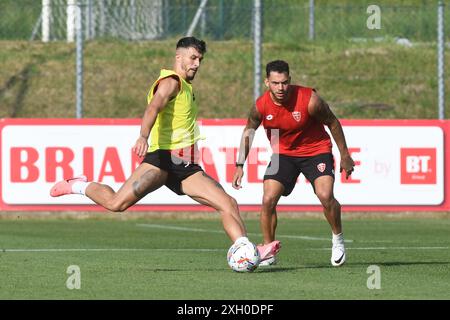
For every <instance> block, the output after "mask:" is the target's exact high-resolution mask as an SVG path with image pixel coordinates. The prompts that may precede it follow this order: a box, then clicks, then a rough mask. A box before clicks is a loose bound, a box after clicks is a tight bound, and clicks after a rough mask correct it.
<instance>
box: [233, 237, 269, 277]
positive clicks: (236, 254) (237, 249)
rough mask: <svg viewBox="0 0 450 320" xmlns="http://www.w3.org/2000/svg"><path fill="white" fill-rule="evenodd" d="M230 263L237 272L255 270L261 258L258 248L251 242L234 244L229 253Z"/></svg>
mask: <svg viewBox="0 0 450 320" xmlns="http://www.w3.org/2000/svg"><path fill="white" fill-rule="evenodd" d="M227 261H228V265H229V266H230V268H231V269H233V271H236V272H252V271H253V270H255V269H256V268H257V267H258V265H259V262H260V261H261V258H260V256H259V252H258V249H257V248H256V246H255V245H254V244H253V243H251V242H240V243H235V244H233V245H232V246H231V247H230V249H229V250H228V254H227Z"/></svg>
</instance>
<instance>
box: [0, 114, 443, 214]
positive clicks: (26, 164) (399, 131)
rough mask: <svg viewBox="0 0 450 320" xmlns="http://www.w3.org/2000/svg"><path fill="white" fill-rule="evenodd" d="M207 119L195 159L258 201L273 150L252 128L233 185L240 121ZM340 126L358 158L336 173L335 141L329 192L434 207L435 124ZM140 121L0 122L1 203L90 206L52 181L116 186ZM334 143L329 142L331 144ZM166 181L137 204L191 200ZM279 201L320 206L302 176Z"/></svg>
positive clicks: (355, 201)
mask: <svg viewBox="0 0 450 320" xmlns="http://www.w3.org/2000/svg"><path fill="white" fill-rule="evenodd" d="M224 123H225V125H223V124H222V123H221V121H213V120H205V121H203V122H201V123H200V126H201V127H200V128H201V133H202V135H204V136H206V139H205V140H202V141H200V142H199V147H200V154H201V158H202V162H201V165H202V167H203V168H204V169H205V171H206V172H207V173H208V174H209V175H210V176H211V177H213V178H215V179H217V180H218V181H219V182H220V183H221V185H222V186H223V187H224V188H225V190H226V191H227V192H228V193H229V194H230V195H232V196H233V197H235V198H236V200H237V202H238V203H239V204H240V205H259V204H260V203H261V199H262V179H263V176H264V172H265V170H266V166H267V164H268V163H269V161H270V156H271V149H270V145H269V143H268V140H267V138H266V135H265V133H264V131H263V130H262V128H260V129H258V130H257V132H256V137H255V140H254V142H253V146H252V150H251V152H250V156H249V159H248V161H247V163H246V165H245V167H244V169H245V176H244V179H243V181H242V189H240V190H235V189H233V188H232V187H231V180H232V177H233V174H234V168H235V166H234V164H235V161H236V155H237V152H238V146H239V141H240V137H241V134H242V129H243V125H244V124H245V122H244V121H242V120H235V121H234V122H233V121H224ZM346 123H347V125H344V132H345V135H346V139H347V145H348V147H349V150H350V152H351V154H352V157H353V159H354V160H355V162H356V167H355V171H354V173H353V174H352V176H351V177H350V178H349V179H348V180H346V179H345V176H343V175H342V176H341V174H340V172H339V161H340V157H339V152H338V149H337V147H336V145H335V144H333V154H334V158H335V163H336V170H335V171H336V180H335V181H336V183H335V196H336V198H337V199H338V201H339V202H340V203H341V204H342V205H363V206H365V205H367V206H372V205H373V206H386V205H388V206H389V205H390V206H395V205H407V206H414V205H418V206H421V205H440V204H442V203H443V202H444V199H445V189H444V131H443V129H442V128H441V127H439V126H433V125H429V126H426V125H420V126H413V125H412V126H409V125H395V122H394V124H390V123H389V124H388V125H379V124H377V125H371V124H370V121H367V125H361V124H360V123H359V124H358V125H352V124H351V121H347V122H346ZM139 129H140V126H139V121H132V122H130V121H128V122H127V121H123V122H120V121H116V122H114V121H113V123H110V122H108V123H107V122H106V121H105V120H104V119H103V120H98V123H96V121H95V120H93V119H91V120H90V121H88V122H76V121H70V120H65V121H61V123H60V124H58V122H57V121H55V120H53V121H50V122H49V121H46V120H45V119H42V121H41V123H39V121H38V120H35V121H31V122H27V123H23V124H21V123H20V122H14V123H11V124H8V122H6V123H3V125H2V126H1V136H0V138H1V140H0V143H1V162H0V165H1V189H0V190H1V204H3V205H4V206H14V205H37V206H48V207H49V208H51V206H54V205H91V204H93V202H92V201H91V200H89V199H88V198H86V197H84V196H80V195H69V196H64V197H59V198H52V197H50V195H49V190H50V188H51V186H52V185H53V184H54V183H55V181H58V180H61V179H63V178H68V177H71V176H73V175H79V174H85V175H87V176H88V177H90V178H91V179H92V180H93V181H97V182H101V183H105V184H108V185H110V186H111V187H112V188H113V189H115V190H118V189H119V187H120V186H121V185H122V183H123V182H124V181H125V180H126V179H127V178H128V176H129V175H130V174H131V172H132V170H134V168H135V167H136V166H137V165H138V164H139V159H137V158H136V157H135V156H133V153H132V150H131V148H132V147H133V144H134V142H135V140H136V138H137V137H138V134H139ZM333 143H334V142H333ZM191 204H196V202H194V201H193V200H191V199H190V198H189V197H187V196H178V195H176V194H174V193H173V192H172V191H170V190H169V189H168V188H166V187H162V188H160V189H159V190H157V191H155V192H153V193H151V194H149V195H147V196H146V197H145V198H143V199H142V200H141V201H140V202H139V203H138V205H191ZM279 204H280V205H300V206H301V205H319V204H320V203H319V201H318V200H317V198H316V196H315V195H314V192H313V189H312V187H311V185H310V183H309V182H307V181H306V180H305V178H304V177H303V176H302V175H301V176H300V177H299V179H298V181H297V185H296V187H295V189H294V190H293V192H292V193H291V195H290V196H288V197H282V199H281V200H280V202H279Z"/></svg>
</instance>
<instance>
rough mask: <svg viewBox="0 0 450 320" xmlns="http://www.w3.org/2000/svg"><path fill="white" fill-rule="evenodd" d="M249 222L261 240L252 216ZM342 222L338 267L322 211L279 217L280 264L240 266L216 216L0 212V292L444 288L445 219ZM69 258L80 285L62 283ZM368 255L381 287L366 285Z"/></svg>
mask: <svg viewBox="0 0 450 320" xmlns="http://www.w3.org/2000/svg"><path fill="white" fill-rule="evenodd" d="M246 223H247V226H248V231H249V234H250V238H251V239H252V240H253V241H255V242H257V241H260V239H261V236H260V234H259V225H258V221H257V220H256V219H247V220H246ZM344 227H345V235H346V240H347V244H346V246H347V263H346V264H345V265H344V266H343V267H341V268H333V267H331V265H330V263H329V259H330V231H329V227H328V226H327V224H326V222H325V221H323V220H321V219H307V218H305V219H292V218H284V219H280V220H279V227H278V231H279V232H278V237H279V240H281V241H282V244H283V248H282V251H281V253H280V255H279V257H280V262H279V264H278V265H276V266H272V267H270V268H264V269H263V268H258V269H257V270H256V271H255V272H254V273H251V274H239V273H235V272H233V271H231V270H230V269H229V268H228V266H227V264H226V258H225V257H226V252H227V248H228V247H229V245H230V243H229V241H228V239H227V238H226V236H225V234H224V233H223V232H222V231H221V230H222V229H221V224H220V221H219V220H217V219H197V220H195V219H194V220H192V219H191V220H187V219H179V220H174V219H137V220H128V221H116V220H96V219H89V220H70V219H65V220H63V219H57V220H32V219H31V220H1V221H0V243H1V248H2V251H1V252H0V299H149V300H166V299H171V300H172V299H173V300H184V299H189V300H190V299H199V300H204V299H213V300H215V299H244V300H248V299H252V300H253V299H257V300H259V299H261V300H266V299H275V300H280V299H285V300H303V299H330V300H332V299H345V300H355V299H356V300H358V299H402V300H403V299H449V298H450V273H449V266H450V238H449V236H448V235H449V234H450V221H449V220H448V219H387V220H386V219H348V220H346V219H344ZM73 265H75V266H78V267H79V270H80V280H81V282H80V284H81V288H80V289H73V290H69V289H68V288H67V286H66V281H68V279H69V277H71V275H72V274H71V273H67V270H68V268H69V266H73ZM373 265H375V266H378V267H379V270H380V276H381V278H380V285H381V288H380V289H368V286H367V283H368V281H369V283H372V284H373V283H374V282H371V280H370V279H369V277H371V276H373V274H372V273H368V270H369V271H370V270H371V269H370V268H369V266H373ZM368 268H369V269H368ZM242 288H248V289H244V290H243V289H242Z"/></svg>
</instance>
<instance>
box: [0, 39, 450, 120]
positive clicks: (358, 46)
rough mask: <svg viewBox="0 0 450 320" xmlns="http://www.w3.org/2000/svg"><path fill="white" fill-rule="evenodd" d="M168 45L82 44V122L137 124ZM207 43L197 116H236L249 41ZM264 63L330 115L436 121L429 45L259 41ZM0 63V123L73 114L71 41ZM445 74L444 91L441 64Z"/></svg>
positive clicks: (11, 46)
mask: <svg viewBox="0 0 450 320" xmlns="http://www.w3.org/2000/svg"><path fill="white" fill-rule="evenodd" d="M176 40H177V39H176V38H173V39H171V40H168V41H152V42H125V41H106V40H102V41H92V42H86V43H85V49H84V53H85V58H84V89H85V91H84V98H85V100H84V117H94V118H95V117H114V118H140V117H141V116H142V114H143V111H144V108H145V106H146V95H147V91H148V89H149V88H150V86H151V84H152V82H153V81H154V80H155V79H156V78H157V77H158V75H159V70H160V69H161V68H172V65H173V57H174V46H175V43H176ZM207 44H208V52H207V54H206V56H205V59H204V61H203V64H202V67H201V69H200V71H199V73H198V74H197V77H196V78H195V80H194V82H193V84H194V90H195V91H196V97H197V98H198V102H199V106H200V117H202V118H243V117H246V116H247V114H248V110H249V108H250V107H251V106H252V105H253V45H252V43H251V42H247V41H210V40H208V39H207ZM448 58H449V53H448V52H447V53H446V59H447V60H448ZM274 59H284V60H286V61H288V62H289V64H290V66H291V75H292V79H293V83H298V84H302V85H306V86H312V87H315V88H317V89H318V91H319V93H320V95H321V96H322V97H323V98H325V100H326V101H327V102H328V103H329V104H330V106H331V107H332V108H333V110H334V111H335V113H336V114H337V115H338V116H339V117H343V118H349V119H352V118H353V119H355V118H367V119H379V118H384V119H389V118H397V119H398V118H409V119H433V118H437V79H436V73H437V66H436V46H435V45H433V44H430V43H414V45H413V47H404V46H401V45H398V44H396V43H395V41H394V39H386V40H384V41H373V40H372V41H371V40H368V41H366V42H352V41H333V42H330V41H315V42H303V43H295V42H276V43H265V44H264V46H263V58H262V66H261V70H262V74H263V75H264V66H265V64H266V63H267V62H268V61H270V60H274ZM0 64H1V65H2V68H0V117H34V118H39V117H44V118H48V117H50V118H52V117H56V118H66V117H67V118H72V117H74V116H75V47H74V44H67V43H61V42H52V43H48V44H43V43H40V42H31V43H30V42H8V41H3V42H1V45H0ZM445 74H446V91H447V92H450V82H449V75H450V65H449V64H446V72H445ZM261 89H263V90H264V87H263V84H261ZM446 114H447V118H448V114H449V112H448V111H447V113H446Z"/></svg>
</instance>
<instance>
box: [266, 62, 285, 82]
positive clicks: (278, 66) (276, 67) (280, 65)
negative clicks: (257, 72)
mask: <svg viewBox="0 0 450 320" xmlns="http://www.w3.org/2000/svg"><path fill="white" fill-rule="evenodd" d="M272 71H275V72H278V73H287V74H288V75H289V64H288V63H287V62H286V61H283V60H274V61H271V62H269V63H268V64H267V65H266V75H267V78H268V77H269V76H270V73H271V72H272Z"/></svg>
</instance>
